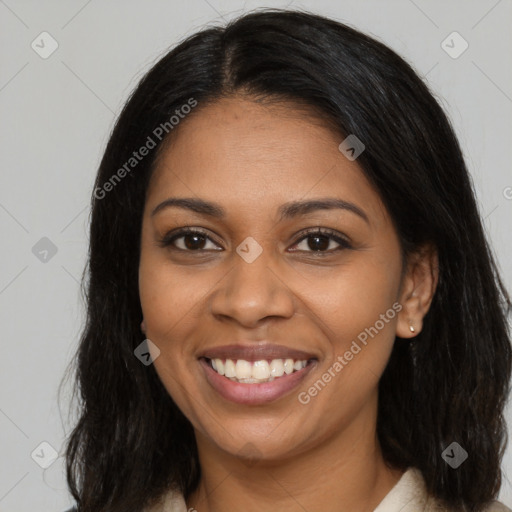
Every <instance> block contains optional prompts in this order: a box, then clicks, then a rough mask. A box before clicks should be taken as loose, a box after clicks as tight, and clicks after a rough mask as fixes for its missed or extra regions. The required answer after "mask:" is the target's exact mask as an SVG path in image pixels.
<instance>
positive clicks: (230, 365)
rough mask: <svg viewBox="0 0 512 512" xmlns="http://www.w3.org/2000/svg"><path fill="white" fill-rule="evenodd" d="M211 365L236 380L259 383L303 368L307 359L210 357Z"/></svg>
mask: <svg viewBox="0 0 512 512" xmlns="http://www.w3.org/2000/svg"><path fill="white" fill-rule="evenodd" d="M209 363H210V365H211V367H212V368H213V369H214V370H215V371H216V372H217V373H218V374H219V375H224V376H225V377H227V378H228V379H231V380H232V381H234V382H241V383H243V384H257V383H260V382H272V381H273V380H274V379H277V378H280V377H282V376H283V375H290V374H291V373H293V372H296V371H299V370H302V368H305V367H306V365H307V363H308V362H307V360H294V359H273V360H272V361H267V360H265V359H262V360H260V361H253V362H251V361H246V360H245V359H210V360H209Z"/></svg>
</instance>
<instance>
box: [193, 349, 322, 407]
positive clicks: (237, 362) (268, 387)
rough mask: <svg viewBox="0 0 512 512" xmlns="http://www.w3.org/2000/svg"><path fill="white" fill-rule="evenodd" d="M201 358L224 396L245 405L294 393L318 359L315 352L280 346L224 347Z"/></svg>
mask: <svg viewBox="0 0 512 512" xmlns="http://www.w3.org/2000/svg"><path fill="white" fill-rule="evenodd" d="M229 356H231V357H229ZM198 361H199V363H200V365H201V367H202V368H203V372H204V375H205V377H206V380H207V382H208V383H209V384H210V386H211V387H212V388H213V389H214V390H215V391H216V392H217V393H218V394H219V395H220V396H221V397H222V398H224V399H226V400H228V401H230V402H235V403H238V404H245V405H261V404H266V403H269V402H273V401H276V400H278V399H279V398H282V397H284V396H285V395H288V394H290V393H291V392H292V391H293V390H294V389H295V388H296V387H298V386H299V384H300V383H301V382H302V381H303V380H304V379H305V378H306V376H307V375H308V374H309V372H310V371H311V370H312V369H313V368H314V367H315V366H316V365H317V363H318V359H317V358H316V357H314V356H312V355H311V354H307V353H306V352H302V351H298V350H291V349H284V347H278V346H272V347H269V346H256V347H254V346H253V347H251V348H250V349H247V347H240V346H232V347H221V348H217V349H211V350H210V351H209V352H208V353H205V354H203V355H201V356H200V357H199V358H198Z"/></svg>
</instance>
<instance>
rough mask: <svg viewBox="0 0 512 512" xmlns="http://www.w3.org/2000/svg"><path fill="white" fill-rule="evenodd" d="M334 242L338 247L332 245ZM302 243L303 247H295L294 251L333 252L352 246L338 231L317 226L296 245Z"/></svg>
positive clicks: (296, 244)
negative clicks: (321, 228)
mask: <svg viewBox="0 0 512 512" xmlns="http://www.w3.org/2000/svg"><path fill="white" fill-rule="evenodd" d="M332 243H334V244H337V245H338V247H332ZM299 245H302V248H299V249H294V250H293V252H295V251H299V252H302V251H304V252H316V253H324V252H327V253H332V252H334V251H339V250H341V249H349V248H350V247H351V246H350V244H349V242H348V241H347V240H346V239H345V238H343V237H342V236H340V234H338V233H337V232H336V231H331V230H320V229H318V228H315V229H314V230H312V231H309V232H307V234H306V236H303V237H302V238H301V239H300V240H299V241H298V242H296V243H295V245H294V247H295V246H297V247H298V246H299Z"/></svg>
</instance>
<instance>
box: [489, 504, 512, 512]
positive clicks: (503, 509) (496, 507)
mask: <svg viewBox="0 0 512 512" xmlns="http://www.w3.org/2000/svg"><path fill="white" fill-rule="evenodd" d="M484 512H512V510H511V509H509V508H508V507H507V506H505V505H503V503H501V502H500V501H492V502H491V503H489V505H487V507H486V508H485V509H484Z"/></svg>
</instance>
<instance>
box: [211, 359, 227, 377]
mask: <svg viewBox="0 0 512 512" xmlns="http://www.w3.org/2000/svg"><path fill="white" fill-rule="evenodd" d="M213 361H215V366H214V367H213V369H214V370H217V373H218V374H220V375H224V361H222V359H214V360H213ZM213 361H212V366H213Z"/></svg>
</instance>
